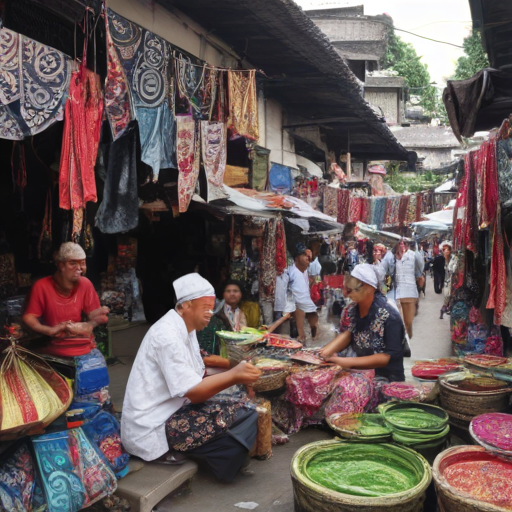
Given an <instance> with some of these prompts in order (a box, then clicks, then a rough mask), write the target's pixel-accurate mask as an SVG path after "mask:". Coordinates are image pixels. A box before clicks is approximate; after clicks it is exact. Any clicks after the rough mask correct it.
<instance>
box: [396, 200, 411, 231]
mask: <svg viewBox="0 0 512 512" xmlns="http://www.w3.org/2000/svg"><path fill="white" fill-rule="evenodd" d="M408 209H409V196H408V195H405V194H403V195H401V196H400V206H399V209H398V222H399V225H400V226H404V225H405V224H406V222H407V211H408Z"/></svg>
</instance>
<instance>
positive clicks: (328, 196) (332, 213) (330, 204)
mask: <svg viewBox="0 0 512 512" xmlns="http://www.w3.org/2000/svg"><path fill="white" fill-rule="evenodd" d="M338 190H339V189H337V188H334V187H329V185H327V186H326V187H325V188H324V213H325V214H326V215H329V217H334V218H336V217H337V216H338Z"/></svg>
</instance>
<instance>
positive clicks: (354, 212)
mask: <svg viewBox="0 0 512 512" xmlns="http://www.w3.org/2000/svg"><path fill="white" fill-rule="evenodd" d="M362 207H363V198H362V197H354V196H351V197H350V203H349V207H348V222H353V223H354V224H355V223H356V222H358V221H359V220H361V210H362Z"/></svg>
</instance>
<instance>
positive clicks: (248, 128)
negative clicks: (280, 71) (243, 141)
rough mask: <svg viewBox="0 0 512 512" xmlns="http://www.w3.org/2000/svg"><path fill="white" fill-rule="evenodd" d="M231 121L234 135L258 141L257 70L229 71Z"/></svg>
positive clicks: (230, 126) (229, 120)
mask: <svg viewBox="0 0 512 512" xmlns="http://www.w3.org/2000/svg"><path fill="white" fill-rule="evenodd" d="M228 91H229V92H228V95H229V119H228V128H229V129H230V130H232V132H233V134H235V135H239V136H240V137H245V138H247V139H251V140H258V138H259V131H258V100H257V97H256V70H254V69H251V70H248V71H246V70H244V71H233V70H229V71H228Z"/></svg>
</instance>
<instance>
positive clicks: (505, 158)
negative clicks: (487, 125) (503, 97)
mask: <svg viewBox="0 0 512 512" xmlns="http://www.w3.org/2000/svg"><path fill="white" fill-rule="evenodd" d="M497 160H498V184H499V199H500V202H501V206H502V207H503V208H509V207H510V206H512V138H511V134H510V124H509V121H508V119H505V121H503V124H502V125H501V128H500V130H499V132H498V136H497Z"/></svg>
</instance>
